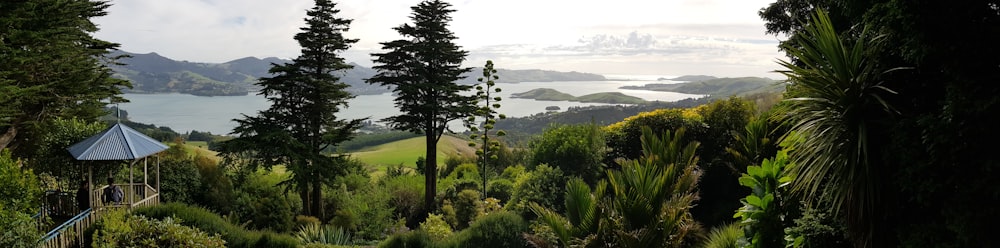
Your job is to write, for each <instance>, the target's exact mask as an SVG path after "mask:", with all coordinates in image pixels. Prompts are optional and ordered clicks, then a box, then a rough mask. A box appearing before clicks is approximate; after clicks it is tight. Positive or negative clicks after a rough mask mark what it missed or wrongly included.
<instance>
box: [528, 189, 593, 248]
mask: <svg viewBox="0 0 1000 248" xmlns="http://www.w3.org/2000/svg"><path fill="white" fill-rule="evenodd" d="M606 186H607V184H606V183H605V182H604V181H602V182H601V183H600V184H598V186H597V187H598V189H597V190H596V191H594V192H593V193H592V192H591V190H590V186H588V185H587V184H586V183H584V182H583V181H582V180H580V179H578V178H574V179H572V180H570V181H569V182H568V183H567V184H566V196H565V199H566V202H565V207H566V216H565V217H563V216H561V215H559V214H558V213H556V212H554V211H552V210H549V209H547V208H545V207H542V206H539V205H537V204H534V203H532V204H531V211H532V212H534V213H535V215H538V222H539V223H541V224H542V225H544V226H545V227H546V228H547V230H546V231H545V233H539V232H535V235H536V236H537V237H540V238H542V239H543V240H547V238H544V237H545V236H546V235H549V234H548V232H551V235H552V236H554V238H556V239H555V240H551V241H546V243H551V244H552V245H556V244H559V245H562V246H563V247H570V246H578V247H596V246H599V245H600V244H601V243H603V242H605V240H603V239H604V238H605V237H603V233H602V232H605V231H606V230H602V229H601V228H602V224H601V223H602V221H603V220H602V219H601V218H602V217H601V216H599V214H600V213H601V211H602V210H601V206H599V204H600V201H601V200H604V199H603V198H604V197H603V193H604V192H605V187H606ZM556 242H558V243H556Z"/></svg>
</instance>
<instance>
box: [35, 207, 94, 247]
mask: <svg viewBox="0 0 1000 248" xmlns="http://www.w3.org/2000/svg"><path fill="white" fill-rule="evenodd" d="M100 212H101V211H99V210H98V211H95V210H94V209H87V210H84V211H83V212H81V213H80V214H78V215H76V216H73V218H72V219H69V220H68V221H66V222H64V223H63V224H62V225H59V226H57V227H56V228H54V229H52V231H49V232H48V233H46V234H45V236H42V239H41V241H40V244H39V247H43V248H62V247H84V244H83V240H84V238H83V232H84V231H85V230H87V228H89V227H90V225H92V224H94V222H96V221H97V219H98V218H99V217H100Z"/></svg>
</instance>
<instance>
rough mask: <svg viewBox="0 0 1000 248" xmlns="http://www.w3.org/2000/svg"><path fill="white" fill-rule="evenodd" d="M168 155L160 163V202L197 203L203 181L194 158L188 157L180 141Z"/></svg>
mask: <svg viewBox="0 0 1000 248" xmlns="http://www.w3.org/2000/svg"><path fill="white" fill-rule="evenodd" d="M166 153H167V155H166V156H164V157H163V158H162V160H161V161H160V180H161V182H160V199H161V200H160V201H163V202H183V203H188V204H195V203H197V201H196V199H197V198H198V195H201V194H202V191H201V190H202V182H203V180H202V177H201V174H200V173H199V172H198V165H196V164H195V162H194V158H192V157H189V156H187V152H185V151H184V148H183V144H181V143H180V140H179V139H178V140H177V142H175V143H174V144H173V145H172V146H171V147H170V149H168V150H167V151H166ZM199 156H200V155H199ZM206 162H207V161H206Z"/></svg>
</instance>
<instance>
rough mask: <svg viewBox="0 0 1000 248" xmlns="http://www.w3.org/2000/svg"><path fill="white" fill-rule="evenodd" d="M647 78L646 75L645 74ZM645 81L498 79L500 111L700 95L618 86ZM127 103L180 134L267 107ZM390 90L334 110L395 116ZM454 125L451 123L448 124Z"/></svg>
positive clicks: (219, 126)
mask: <svg viewBox="0 0 1000 248" xmlns="http://www.w3.org/2000/svg"><path fill="white" fill-rule="evenodd" d="M646 78H649V77H646ZM649 83H671V82H670V81H655V80H616V81H560V82H522V83H498V84H497V87H499V88H500V89H502V92H501V93H500V97H502V98H503V100H502V101H501V102H500V103H501V105H502V107H501V108H500V109H499V112H500V113H503V114H506V115H507V116H510V117H523V116H529V115H532V114H537V113H541V112H545V108H546V107H547V106H558V107H560V109H562V110H566V109H567V108H569V107H576V106H594V105H609V104H601V103H580V102H568V101H538V100H531V99H517V98H510V94H511V93H520V92H525V91H529V90H533V89H537V88H552V89H556V90H559V91H561V92H564V93H568V94H571V95H574V96H582V95H586V94H593V93H600V92H621V93H624V94H626V95H631V96H636V97H640V98H643V99H646V100H649V101H677V100H682V99H685V98H697V97H700V95H691V94H682V93H674V92H656V91H646V90H625V89H619V87H621V86H630V85H636V86H641V85H645V84H649ZM124 97H125V98H126V99H129V101H130V102H128V103H122V104H121V105H120V106H121V108H122V109H124V110H126V111H128V114H129V118H130V119H131V120H132V121H135V122H141V123H149V124H155V125H157V126H165V127H170V128H171V129H173V130H174V131H177V132H180V133H186V132H189V131H191V130H197V131H199V132H206V131H207V132H211V133H213V134H228V133H229V132H231V131H232V129H233V128H234V127H236V122H234V121H232V120H233V119H235V118H242V115H244V114H245V115H256V113H257V112H258V111H260V110H263V109H266V108H268V107H269V106H270V104H269V103H268V102H267V100H266V99H264V97H263V96H259V95H247V96H212V97H206V96H193V95H187V94H179V93H169V94H125V95H124ZM393 99H394V97H393V96H392V95H391V94H388V93H387V94H382V95H361V96H357V97H355V98H354V99H351V100H350V101H349V107H348V108H347V109H344V110H342V111H341V112H340V113H339V117H341V118H349V119H357V118H370V119H371V120H373V121H378V120H380V119H382V118H385V117H389V116H393V115H397V114H399V113H400V112H399V110H398V109H396V107H395V106H394V104H393ZM454 126H455V125H454V124H453V127H454Z"/></svg>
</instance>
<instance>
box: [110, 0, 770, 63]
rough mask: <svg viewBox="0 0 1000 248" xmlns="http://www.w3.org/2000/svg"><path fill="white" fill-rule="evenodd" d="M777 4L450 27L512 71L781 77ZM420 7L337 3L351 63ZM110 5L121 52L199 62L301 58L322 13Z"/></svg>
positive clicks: (645, 8) (586, 4)
mask: <svg viewBox="0 0 1000 248" xmlns="http://www.w3.org/2000/svg"><path fill="white" fill-rule="evenodd" d="M770 1H771V0H752V1H743V0H681V1H658V0H619V1H604V0H601V1H597V0H545V1H534V0H505V1H481V0H478V1H472V0H465V1H451V2H452V3H453V4H454V5H455V6H454V7H453V8H454V9H456V10H457V11H456V12H454V13H453V15H452V17H453V21H452V23H451V28H452V31H454V32H455V34H456V36H457V37H459V39H458V40H457V42H458V43H459V45H461V46H463V47H464V48H465V49H467V50H470V52H471V53H472V55H473V56H470V58H469V63H470V65H479V64H482V62H483V61H485V59H494V60H495V61H497V63H498V65H500V66H501V67H507V68H540V69H557V70H576V71H593V72H599V73H626V74H627V73H632V74H638V73H658V72H659V71H678V72H677V73H681V74H694V72H688V71H690V70H699V71H704V70H713V71H719V72H722V71H725V72H726V74H736V73H746V72H754V73H755V74H754V75H759V74H760V73H761V72H766V71H770V70H773V69H774V68H775V67H776V66H775V65H774V63H773V61H774V59H775V57H778V56H780V54H778V53H777V52H776V49H775V45H776V41H777V39H776V38H775V37H772V36H768V35H765V34H764V28H763V21H761V20H760V18H759V17H757V14H756V12H757V10H759V9H760V8H761V7H764V6H766V5H767V4H768V3H769V2H770ZM417 2H418V1H417V0H405V1H404V0H378V1H344V2H342V3H339V5H338V7H339V8H340V9H341V16H342V17H345V18H350V19H354V22H353V24H352V25H351V30H350V31H349V32H348V33H347V34H346V36H347V37H350V38H359V39H361V41H360V42H359V43H357V44H355V46H354V48H353V49H352V50H351V51H348V52H347V53H346V54H345V55H344V56H345V57H347V58H348V60H350V61H355V62H358V63H360V64H363V65H370V64H371V62H370V61H369V60H370V58H369V56H368V54H369V53H371V52H372V51H375V50H377V49H379V48H380V47H381V46H380V45H379V44H378V43H379V42H384V41H389V40H392V39H397V38H399V37H398V35H397V34H396V32H395V31H393V30H392V29H391V28H392V27H395V26H398V25H400V24H403V23H406V22H408V21H409V15H410V6H413V5H415V4H416V3H417ZM112 4H113V6H112V7H111V8H110V9H109V10H108V11H109V13H110V14H109V15H108V16H105V17H101V18H98V19H96V20H95V21H96V22H97V23H98V24H100V27H101V29H102V30H101V31H100V32H98V34H97V37H99V38H102V39H106V40H109V41H113V42H118V43H122V49H124V50H126V51H130V52H140V53H146V52H157V53H160V54H162V55H164V56H167V57H170V58H174V59H178V60H189V61H198V62H224V61H228V60H232V59H237V58H241V57H246V56H257V57H270V56H276V57H282V58H291V57H294V56H297V55H298V53H299V48H298V45H297V44H296V43H295V41H294V40H293V39H292V36H293V35H294V34H295V33H297V32H299V30H298V28H299V27H301V26H302V25H303V21H302V20H303V18H304V17H305V10H306V9H308V8H310V7H311V6H312V5H313V3H312V1H311V0H282V1H274V0H173V1H156V0H129V1H125V0H118V1H113V2H112ZM632 32H635V33H636V34H637V35H640V36H641V37H640V36H637V37H635V39H634V40H633V43H627V42H626V44H631V45H633V46H637V47H631V48H630V49H631V50H629V49H623V48H621V47H618V48H616V47H613V46H612V47H608V46H607V45H609V44H610V43H609V44H603V45H599V44H595V43H593V42H592V41H594V40H593V39H595V37H604V38H612V37H618V38H622V37H626V36H627V35H629V34H630V33H632ZM602 35H603V36H602ZM647 38H649V39H647ZM588 39H589V40H590V41H591V44H589V45H591V46H594V45H598V47H601V46H604V47H603V48H602V49H603V50H601V49H591V50H581V49H580V48H581V44H583V43H581V42H580V41H581V40H588ZM636 39H638V40H636ZM643 39H646V40H643ZM625 41H627V39H625ZM653 41H655V44H654V43H649V42H653ZM607 42H616V41H614V40H607ZM634 42H639V43H634ZM643 42H645V43H643ZM625 48H627V46H626V47H625ZM491 56H498V57H491ZM499 56H502V57H499ZM501 61H502V62H501ZM702 68H706V69H702ZM707 68H715V69H707ZM752 68H755V69H752ZM669 73H673V72H669ZM706 74H707V73H706ZM722 74H723V73H715V75H722Z"/></svg>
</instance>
